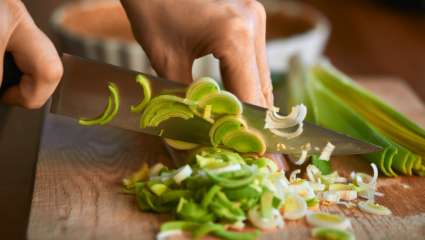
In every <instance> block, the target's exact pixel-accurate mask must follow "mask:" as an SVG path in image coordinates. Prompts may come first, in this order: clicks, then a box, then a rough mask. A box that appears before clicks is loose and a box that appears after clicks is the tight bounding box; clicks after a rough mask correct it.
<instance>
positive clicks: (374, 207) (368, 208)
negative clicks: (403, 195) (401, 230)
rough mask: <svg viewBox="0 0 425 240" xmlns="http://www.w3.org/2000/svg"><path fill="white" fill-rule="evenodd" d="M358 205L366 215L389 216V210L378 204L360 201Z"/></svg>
mask: <svg viewBox="0 0 425 240" xmlns="http://www.w3.org/2000/svg"><path fill="white" fill-rule="evenodd" d="M358 205H359V208H360V210H362V211H364V212H367V213H371V214H376V215H391V210H389V209H388V208H387V207H385V206H382V205H380V204H378V203H373V202H370V201H361V202H359V204H358Z"/></svg>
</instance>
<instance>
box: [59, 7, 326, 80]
mask: <svg viewBox="0 0 425 240" xmlns="http://www.w3.org/2000/svg"><path fill="white" fill-rule="evenodd" d="M261 2H262V3H263V4H264V6H265V8H266V11H267V16H268V20H267V57H268V62H269V65H270V69H271V72H272V73H281V72H286V70H287V62H288V60H289V58H290V57H291V56H292V55H294V54H298V55H300V58H301V60H302V61H304V62H305V63H312V62H314V61H315V60H316V59H317V58H318V57H319V56H320V55H321V53H322V51H323V48H324V46H325V43H326V41H327V39H328V36H329V23H328V21H327V20H326V19H325V18H324V17H323V16H322V15H321V14H320V13H319V12H318V11H317V10H315V9H313V8H312V7H310V6H308V5H306V4H303V3H300V2H292V1H290V2H288V1H277V0H265V1H261ZM51 23H52V26H53V29H54V31H55V33H56V34H57V36H58V40H59V43H58V44H59V47H60V48H61V50H62V51H63V52H67V53H71V54H75V55H79V56H82V57H86V58H90V59H94V60H99V61H104V62H107V63H110V64H113V65H117V66H121V67H125V68H128V69H132V70H136V71H140V72H145V73H150V74H154V71H153V69H152V67H151V66H150V63H149V60H148V58H147V56H146V54H145V52H144V51H143V49H142V48H141V47H140V46H139V44H138V43H137V42H136V41H135V39H134V37H133V34H132V32H131V27H130V24H129V21H128V19H127V16H126V14H125V12H124V9H123V8H122V6H121V4H120V2H119V1H117V0H85V1H77V2H71V3H68V4H65V5H63V6H61V7H59V8H58V9H56V10H55V12H54V14H53V16H52V18H51ZM192 71H193V76H194V78H195V79H196V78H198V77H201V76H212V77H214V78H215V79H218V80H219V79H220V72H219V62H218V60H217V59H216V58H214V57H213V56H212V55H211V54H210V55H207V56H204V57H202V58H199V59H197V60H196V61H195V63H194V66H193V69H192Z"/></svg>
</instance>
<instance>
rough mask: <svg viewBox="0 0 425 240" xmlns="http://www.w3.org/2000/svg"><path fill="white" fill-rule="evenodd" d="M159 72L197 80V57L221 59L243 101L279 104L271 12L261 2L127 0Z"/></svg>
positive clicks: (226, 83) (225, 74)
mask: <svg viewBox="0 0 425 240" xmlns="http://www.w3.org/2000/svg"><path fill="white" fill-rule="evenodd" d="M121 2H122V3H123V5H124V8H125V10H126V12H127V15H128V17H129V19H130V22H131V25H132V28H133V32H134V35H135V37H136V39H137V40H138V42H139V43H140V45H141V46H142V47H143V49H144V50H145V52H146V53H147V55H148V57H149V60H150V61H151V64H152V66H153V68H154V69H155V71H156V72H157V73H158V75H160V76H162V77H165V78H168V79H171V80H176V81H180V82H184V83H190V82H192V80H193V79H192V64H193V62H194V60H195V59H196V58H199V57H201V56H204V55H207V54H210V53H212V54H213V55H214V56H215V57H216V58H218V59H219V60H220V70H221V75H222V77H223V83H224V86H225V88H226V89H227V90H229V91H231V92H233V93H234V94H235V95H236V96H238V97H239V98H240V99H241V100H243V101H245V102H249V103H252V104H256V105H260V106H263V107H271V106H272V104H273V95H272V85H271V78H270V72H269V68H268V65H267V58H266V13H265V10H264V7H263V6H262V5H261V3H259V2H257V1H255V0H155V1H149V0H121Z"/></svg>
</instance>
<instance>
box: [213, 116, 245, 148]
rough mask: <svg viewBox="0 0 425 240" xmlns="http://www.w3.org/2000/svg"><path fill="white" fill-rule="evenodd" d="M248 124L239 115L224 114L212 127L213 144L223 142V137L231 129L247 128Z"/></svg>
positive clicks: (216, 144)
mask: <svg viewBox="0 0 425 240" xmlns="http://www.w3.org/2000/svg"><path fill="white" fill-rule="evenodd" d="M246 126H247V124H246V123H245V121H243V120H242V119H241V118H240V117H238V116H224V117H222V118H220V119H218V120H217V121H216V122H215V123H214V124H213V125H212V127H211V129H210V132H209V136H210V140H211V144H212V145H213V146H215V147H217V146H218V145H219V144H221V143H222V140H223V137H224V136H225V135H226V134H227V133H228V132H231V131H234V130H239V129H241V128H246Z"/></svg>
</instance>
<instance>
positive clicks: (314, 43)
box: [24, 0, 425, 100]
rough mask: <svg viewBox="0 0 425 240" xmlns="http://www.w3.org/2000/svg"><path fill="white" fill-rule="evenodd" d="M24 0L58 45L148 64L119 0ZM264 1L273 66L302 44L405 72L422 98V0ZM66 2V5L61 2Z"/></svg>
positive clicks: (374, 69)
mask: <svg viewBox="0 0 425 240" xmlns="http://www.w3.org/2000/svg"><path fill="white" fill-rule="evenodd" d="M24 2H25V4H26V6H27V8H28V10H29V11H30V13H31V14H32V16H33V17H34V19H35V21H36V23H37V24H38V25H39V26H40V27H41V28H42V29H43V30H44V31H45V32H47V33H48V35H49V36H50V37H51V38H52V39H54V41H55V43H56V45H57V46H58V48H59V49H61V50H65V51H67V52H72V53H74V54H78V55H83V56H86V57H90V58H95V59H99V60H104V61H106V62H110V63H113V64H116V65H122V66H126V67H129V68H133V69H136V70H145V71H151V70H149V66H148V62H147V60H146V59H143V51H141V49H140V48H139V47H138V46H137V44H135V43H134V42H133V40H132V36H131V33H129V27H128V26H127V25H128V22H127V20H126V19H125V14H123V11H122V9H120V6H119V3H118V2H115V3H113V4H112V5H114V4H115V6H112V5H110V4H109V5H108V6H109V7H108V6H107V5H103V7H100V9H98V10H93V9H95V8H93V9H91V10H87V9H90V7H84V9H85V10H84V11H85V12H84V11H83V13H78V11H74V10H75V9H78V7H77V8H75V2H77V1H71V0H43V3H40V1H31V0H24ZM85 2H89V4H93V3H94V2H97V1H94V0H90V1H85ZM107 2H110V1H107ZM113 2H114V1H113ZM263 2H264V4H265V5H266V8H267V11H268V26H267V27H268V34H267V37H268V40H269V42H268V54H269V62H270V65H271V68H272V71H273V72H279V71H283V72H284V71H285V68H286V60H285V59H286V58H287V57H288V55H290V54H293V53H295V52H298V53H300V54H301V55H302V57H303V59H304V60H305V61H307V62H309V61H313V60H314V59H315V58H317V57H318V56H320V54H321V53H322V52H323V54H324V55H325V56H326V57H328V58H329V59H330V60H331V61H332V62H333V64H335V65H336V66H337V67H338V68H339V69H341V70H342V71H344V72H346V73H347V74H349V75H351V76H353V77H358V76H361V77H372V78H376V79H380V80H379V81H385V79H389V78H393V79H394V78H398V79H402V80H404V81H406V82H407V83H408V84H409V85H410V86H411V87H412V88H413V89H414V90H415V91H416V93H417V94H418V95H419V96H420V97H421V98H422V100H425V14H424V13H425V10H424V9H425V1H424V0H408V1H404V0H345V1H341V0H302V1H301V0H300V1H284V0H268V1H263ZM65 3H67V4H68V7H63V5H64V4H65ZM85 4H86V3H85ZM69 5H71V7H70V6H69ZM72 5H74V8H73V7H72ZM83 5H84V4H83ZM60 6H62V8H60V10H57V8H58V7H60ZM105 6H106V7H105ZM117 6H118V7H117ZM67 8H71V9H74V10H69V9H68V10H67ZM55 9H56V13H55V17H53V18H52V14H53V13H54V11H55ZM102 9H103V10H102ZM109 11H112V12H109ZM67 12H74V13H67ZM79 14H80V15H79ZM83 19H84V20H83ZM52 21H53V22H55V23H54V24H52ZM92 28H94V29H92ZM96 29H97V30H96ZM140 56H141V57H140ZM215 64H216V62H214V60H212V59H205V60H202V61H201V63H199V64H198V65H199V66H197V67H196V69H194V74H195V75H199V74H200V75H205V74H210V75H214V74H216V73H215V70H214V69H213V68H214V65H215Z"/></svg>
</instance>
